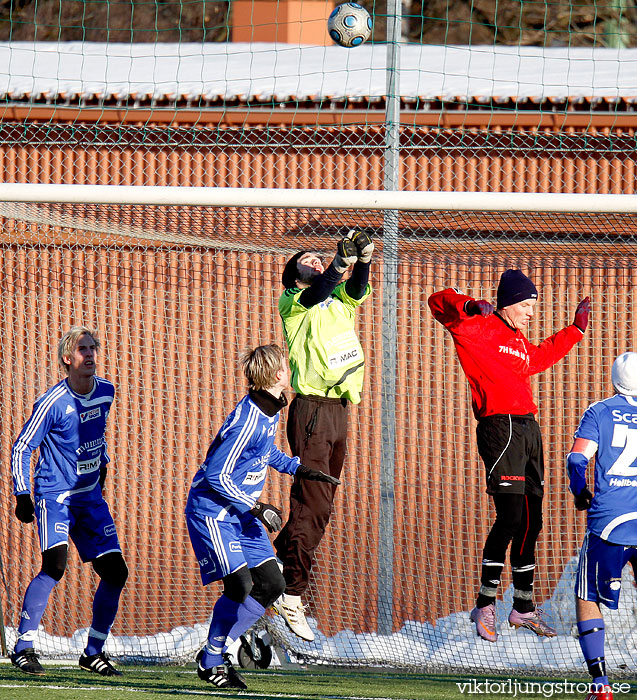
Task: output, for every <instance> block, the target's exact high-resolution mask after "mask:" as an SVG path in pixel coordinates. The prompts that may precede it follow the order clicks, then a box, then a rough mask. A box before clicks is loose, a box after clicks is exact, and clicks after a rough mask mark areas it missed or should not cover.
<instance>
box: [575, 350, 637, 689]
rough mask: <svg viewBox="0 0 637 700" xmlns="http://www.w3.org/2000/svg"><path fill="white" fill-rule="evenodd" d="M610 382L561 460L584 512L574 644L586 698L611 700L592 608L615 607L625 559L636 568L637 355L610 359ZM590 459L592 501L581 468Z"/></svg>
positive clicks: (598, 621)
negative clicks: (585, 678) (587, 686)
mask: <svg viewBox="0 0 637 700" xmlns="http://www.w3.org/2000/svg"><path fill="white" fill-rule="evenodd" d="M612 380H613V386H614V387H615V390H616V391H617V393H616V394H615V395H614V396H611V397H609V398H607V399H603V400H602V401H597V402H596V403H593V404H591V405H590V406H589V407H588V408H587V409H586V412H585V413H584V415H583V416H582V419H581V421H580V424H579V426H578V428H577V430H576V432H575V440H574V442H573V446H572V448H571V451H570V453H569V454H568V455H567V458H566V466H567V469H568V473H569V478H570V489H571V492H572V493H573V495H574V496H575V505H576V507H577V509H578V510H587V511H588V516H587V530H586V535H585V537H584V543H583V545H582V549H581V552H580V557H579V564H578V569H577V578H576V582H575V603H576V611H577V627H578V630H579V642H580V646H581V648H582V652H583V654H584V658H585V659H586V662H587V665H588V670H589V672H590V674H591V676H592V678H593V683H592V687H591V691H590V693H589V694H588V695H587V696H586V698H587V700H593V699H595V700H612V697H613V695H612V690H611V688H610V686H609V685H608V676H607V675H606V662H605V657H604V635H605V633H604V620H603V618H602V615H601V610H600V607H599V606H600V604H603V605H605V606H606V607H607V608H610V609H611V610H616V609H617V607H618V604H619V593H620V590H621V579H622V569H623V568H624V566H625V565H626V564H627V563H628V562H631V563H632V565H633V569H634V570H635V571H637V569H635V567H636V566H637V353H635V352H626V353H623V354H622V355H620V356H619V357H618V358H617V359H616V360H615V362H614V363H613V368H612ZM594 455H595V495H594V496H593V495H592V494H591V492H590V491H589V490H588V488H587V485H586V468H587V466H588V462H589V460H590V459H591V458H592V457H593V456H594Z"/></svg>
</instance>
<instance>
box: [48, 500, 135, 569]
mask: <svg viewBox="0 0 637 700" xmlns="http://www.w3.org/2000/svg"><path fill="white" fill-rule="evenodd" d="M35 512H36V515H37V518H38V532H39V533H40V549H41V550H42V551H43V552H44V551H45V550H47V549H51V547H56V546H57V545H60V544H67V545H68V542H69V537H70V538H71V539H72V540H73V544H74V545H75V547H76V548H77V551H78V553H79V555H80V558H81V559H82V561H83V562H87V561H93V559H97V557H100V556H102V555H103V554H108V553H109V552H121V551H122V550H121V548H120V546H119V540H118V539H117V531H116V530H115V523H114V522H113V518H112V516H111V512H110V510H109V509H108V505H107V503H106V501H105V500H104V499H102V500H101V501H97V502H93V503H81V504H70V505H69V504H67V503H58V502H57V501H56V500H55V499H54V498H41V499H40V500H39V501H38V502H37V503H36V504H35Z"/></svg>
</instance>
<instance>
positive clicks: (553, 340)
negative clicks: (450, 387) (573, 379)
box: [429, 289, 583, 418]
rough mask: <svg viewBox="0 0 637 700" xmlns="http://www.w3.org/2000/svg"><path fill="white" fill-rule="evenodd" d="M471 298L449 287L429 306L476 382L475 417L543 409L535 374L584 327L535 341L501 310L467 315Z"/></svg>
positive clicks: (569, 345) (559, 354)
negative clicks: (536, 391) (533, 390)
mask: <svg viewBox="0 0 637 700" xmlns="http://www.w3.org/2000/svg"><path fill="white" fill-rule="evenodd" d="M471 299H472V297H469V296H466V295H465V294H459V293H458V292H456V291H455V290H454V289H443V290H442V291H440V292H436V293H435V294H432V295H431V296H430V297H429V308H430V309H431V312H432V313H433V315H434V318H435V319H436V320H437V321H440V323H442V325H443V326H444V327H445V328H446V329H447V330H448V331H449V332H450V333H451V337H452V338H453V342H454V344H455V346H456V351H457V353H458V359H459V360H460V365H461V366H462V369H463V370H464V373H465V375H466V377H467V379H468V381H469V385H470V386H471V395H472V406H473V412H474V414H475V417H476V418H484V417H485V416H491V415H494V414H496V413H511V414H513V415H525V414H527V413H537V406H536V405H535V402H534V401H533V395H532V394H531V382H530V380H529V377H530V376H531V375H532V374H537V373H538V372H543V371H544V370H545V369H548V368H549V367H551V366H552V365H554V364H555V363H556V362H559V361H560V360H561V359H562V358H563V357H564V355H566V353H567V352H568V351H569V350H570V349H571V348H572V347H573V346H574V345H575V343H577V342H578V341H579V340H581V338H582V337H583V333H582V331H581V330H580V329H579V328H577V326H573V325H571V326H567V327H566V328H563V329H562V330H561V331H558V332H557V333H555V335H552V336H551V337H550V338H547V339H546V340H544V341H543V342H542V343H540V345H533V344H532V343H530V342H529V341H528V340H527V339H526V338H525V337H524V335H523V334H522V332H521V331H519V330H515V329H513V328H511V326H509V325H508V324H507V323H506V322H505V321H504V320H503V319H502V318H501V317H500V316H498V315H497V314H492V315H491V316H469V315H467V314H466V313H465V311H464V308H465V304H466V303H467V301H469V300H471Z"/></svg>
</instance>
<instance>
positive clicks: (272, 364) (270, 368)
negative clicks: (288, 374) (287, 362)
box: [241, 345, 284, 390]
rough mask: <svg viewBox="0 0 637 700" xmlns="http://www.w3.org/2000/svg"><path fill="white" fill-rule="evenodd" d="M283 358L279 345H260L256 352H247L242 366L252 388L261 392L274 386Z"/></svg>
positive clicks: (242, 360) (243, 356)
mask: <svg viewBox="0 0 637 700" xmlns="http://www.w3.org/2000/svg"><path fill="white" fill-rule="evenodd" d="M283 357H284V354H283V350H282V349H281V348H280V347H279V346H278V345H259V347H256V348H254V350H246V351H245V352H244V353H243V355H242V357H241V364H242V366H243V374H244V375H245V378H246V379H247V380H248V384H249V385H250V388H251V389H257V390H259V389H269V388H270V387H271V386H274V385H275V384H276V375H277V373H278V372H279V370H280V369H281V361H282V360H283Z"/></svg>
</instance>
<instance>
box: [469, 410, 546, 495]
mask: <svg viewBox="0 0 637 700" xmlns="http://www.w3.org/2000/svg"><path fill="white" fill-rule="evenodd" d="M476 436H477V438H478V452H479V454H480V457H482V461H483V462H484V466H485V469H486V480H487V493H490V494H503V493H517V494H524V493H526V494H533V495H536V496H540V497H542V496H543V495H544V451H543V448H542V435H541V434H540V426H539V425H538V424H537V421H536V420H535V418H534V417H533V414H531V413H529V414H528V415H526V416H513V415H508V414H497V415H494V416H487V417H486V418H481V419H480V420H479V421H478V427H477V428H476Z"/></svg>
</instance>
